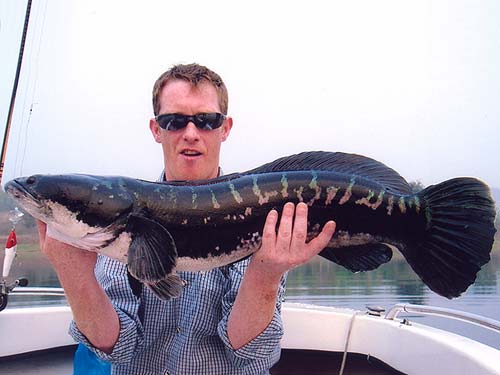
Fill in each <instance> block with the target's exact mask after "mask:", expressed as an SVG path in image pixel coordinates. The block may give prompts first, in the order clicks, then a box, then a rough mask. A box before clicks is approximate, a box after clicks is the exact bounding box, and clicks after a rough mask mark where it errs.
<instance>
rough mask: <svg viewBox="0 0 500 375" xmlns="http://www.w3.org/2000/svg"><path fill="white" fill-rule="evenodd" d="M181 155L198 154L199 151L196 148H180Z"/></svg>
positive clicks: (191, 155) (199, 153) (190, 155)
mask: <svg viewBox="0 0 500 375" xmlns="http://www.w3.org/2000/svg"><path fill="white" fill-rule="evenodd" d="M181 155H183V156H189V157H193V156H200V155H201V152H199V151H197V150H189V149H186V150H182V151H181Z"/></svg>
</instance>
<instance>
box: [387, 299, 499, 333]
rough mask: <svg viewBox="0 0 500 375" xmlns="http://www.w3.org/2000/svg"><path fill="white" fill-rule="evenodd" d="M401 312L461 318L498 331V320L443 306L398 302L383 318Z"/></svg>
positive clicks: (394, 315) (392, 317) (392, 316)
mask: <svg viewBox="0 0 500 375" xmlns="http://www.w3.org/2000/svg"><path fill="white" fill-rule="evenodd" d="M401 312H407V313H412V314H415V313H416V314H423V315H434V316H440V317H443V318H450V319H456V320H461V321H463V322H467V323H471V324H475V325H478V326H480V327H483V328H487V329H491V330H493V331H495V332H499V333H500V322H499V321H498V320H495V319H491V318H486V317H484V316H481V315H476V314H471V313H468V312H464V311H459V310H453V309H448V308H445V307H436V306H426V305H413V304H404V303H398V304H396V305H394V306H393V307H391V308H390V309H389V310H388V311H387V313H386V314H385V316H384V318H385V319H388V320H394V319H395V318H396V317H397V316H398V314H399V313H401Z"/></svg>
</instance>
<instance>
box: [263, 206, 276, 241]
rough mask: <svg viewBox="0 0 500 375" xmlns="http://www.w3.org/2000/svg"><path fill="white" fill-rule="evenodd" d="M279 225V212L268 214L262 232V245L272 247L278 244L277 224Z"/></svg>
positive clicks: (272, 211) (273, 211)
mask: <svg viewBox="0 0 500 375" xmlns="http://www.w3.org/2000/svg"><path fill="white" fill-rule="evenodd" d="M277 223H278V212H277V211H276V210H271V211H269V213H268V214H267V217H266V222H265V224H264V229H263V230H262V245H264V246H268V245H272V246H273V247H274V245H275V243H276V224H277Z"/></svg>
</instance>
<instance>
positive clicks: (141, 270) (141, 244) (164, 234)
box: [126, 215, 177, 283]
mask: <svg viewBox="0 0 500 375" xmlns="http://www.w3.org/2000/svg"><path fill="white" fill-rule="evenodd" d="M126 230H127V232H129V233H130V234H131V237H132V242H131V244H130V247H129V249H128V269H129V272H130V274H131V275H132V276H134V277H135V278H136V279H138V280H140V281H142V282H145V283H156V282H158V281H160V280H164V279H166V278H167V276H168V275H170V274H171V273H173V272H174V268H175V263H176V261H177V249H176V246H175V242H174V239H173V238H172V236H171V235H170V233H169V232H168V230H167V229H165V227H163V226H162V225H161V224H159V223H158V222H156V221H154V220H151V219H148V218H146V217H144V216H141V215H130V216H129V218H128V223H127V228H126Z"/></svg>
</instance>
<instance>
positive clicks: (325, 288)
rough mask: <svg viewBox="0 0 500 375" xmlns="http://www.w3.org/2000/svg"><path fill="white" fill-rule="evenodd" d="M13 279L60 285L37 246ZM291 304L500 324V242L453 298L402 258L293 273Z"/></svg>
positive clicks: (317, 262)
mask: <svg viewBox="0 0 500 375" xmlns="http://www.w3.org/2000/svg"><path fill="white" fill-rule="evenodd" d="M11 276H12V277H21V276H24V277H27V278H28V280H29V281H30V286H55V287H58V286H60V285H59V282H58V280H57V277H56V275H55V274H54V272H53V270H52V268H51V266H50V264H49V262H48V261H47V260H46V259H45V258H44V257H43V255H41V253H40V252H39V251H38V248H37V246H36V245H24V246H23V245H22V244H21V243H20V244H19V246H18V256H17V258H16V260H15V261H14V265H13V268H12V271H11ZM286 301H288V302H300V303H310V304H314V305H322V306H336V307H347V308H352V309H358V310H366V306H367V305H375V306H381V307H384V308H386V309H388V308H389V307H391V306H393V305H395V304H396V303H412V304H423V305H433V306H440V307H447V308H452V309H456V310H462V311H467V312H470V313H474V314H478V315H482V316H485V317H489V318H492V319H495V320H499V321H500V243H499V242H498V241H497V242H496V243H495V251H494V252H493V254H492V259H491V261H490V262H489V263H488V264H487V265H485V266H484V267H483V268H482V269H481V271H480V272H479V273H478V277H477V280H476V282H475V284H474V285H472V286H471V287H470V288H469V289H468V290H467V291H466V292H465V293H464V294H463V295H462V296H460V297H459V298H456V299H453V300H448V299H446V298H444V297H440V296H438V295H437V294H435V293H433V292H431V291H430V290H429V289H428V288H427V287H426V286H425V285H424V284H423V283H422V282H421V281H420V279H419V278H418V277H417V276H416V275H415V273H414V272H413V271H412V270H411V268H410V267H409V266H408V264H407V263H406V261H404V259H402V258H397V257H396V259H393V260H391V261H390V262H389V263H387V264H384V265H382V266H381V267H379V268H378V269H377V270H375V271H370V272H365V273H358V274H353V273H351V272H350V271H347V270H346V269H344V268H342V267H340V266H338V265H336V264H334V263H331V262H329V261H326V260H324V259H322V258H320V257H317V258H315V259H314V260H312V261H311V262H309V263H308V264H306V265H304V266H301V267H298V268H296V269H295V270H293V271H291V272H290V274H289V276H288V282H287V292H286ZM61 303H65V301H64V299H61V298H59V297H31V296H30V297H28V296H13V295H11V296H10V299H9V307H13V306H40V305H50V304H61ZM400 317H409V320H410V321H414V322H419V323H424V324H428V325H432V326H436V327H438V328H443V329H446V330H449V331H452V332H456V333H459V334H462V335H465V336H467V337H471V338H473V339H475V340H478V341H480V342H483V343H485V344H487V345H490V346H493V347H495V348H497V349H500V334H498V333H496V332H493V331H490V330H487V329H484V328H481V327H477V326H474V325H471V324H467V323H463V322H460V321H456V320H450V319H444V318H438V317H429V316H427V317H422V316H409V315H403V314H401V315H400Z"/></svg>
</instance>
